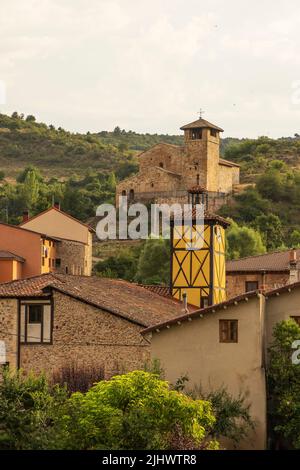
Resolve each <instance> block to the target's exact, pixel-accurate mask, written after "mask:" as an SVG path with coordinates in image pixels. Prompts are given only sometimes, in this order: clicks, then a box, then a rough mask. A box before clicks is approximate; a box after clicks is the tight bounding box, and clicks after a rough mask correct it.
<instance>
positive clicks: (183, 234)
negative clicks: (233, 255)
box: [171, 186, 229, 308]
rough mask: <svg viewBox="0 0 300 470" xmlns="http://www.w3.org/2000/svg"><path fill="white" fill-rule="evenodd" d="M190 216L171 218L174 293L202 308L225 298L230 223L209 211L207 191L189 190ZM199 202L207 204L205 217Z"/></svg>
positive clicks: (178, 297) (172, 285)
mask: <svg viewBox="0 0 300 470" xmlns="http://www.w3.org/2000/svg"><path fill="white" fill-rule="evenodd" d="M189 197H190V203H191V207H192V210H191V211H190V215H188V214H186V216H185V219H184V220H183V218H182V216H181V215H180V216H179V217H176V215H175V216H174V217H173V219H172V221H171V251H172V253H171V292H172V295H173V297H175V298H176V299H178V300H182V298H183V295H184V294H186V295H187V302H188V303H189V304H191V305H195V306H197V307H200V308H204V307H206V306H209V305H213V304H216V303H219V302H223V301H224V300H226V290H225V288H226V274H225V229H226V227H227V226H228V225H229V223H228V222H227V221H226V220H225V219H223V218H222V217H220V216H218V215H216V214H211V213H208V212H207V210H206V208H207V198H208V195H207V192H206V191H205V190H204V189H203V188H201V187H199V186H196V187H194V188H192V189H191V190H190V191H189ZM197 204H203V205H204V207H205V210H204V213H202V214H203V216H202V218H201V217H199V214H198V212H197V207H196V205H197ZM198 207H199V206H198Z"/></svg>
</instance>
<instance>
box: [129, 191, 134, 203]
mask: <svg viewBox="0 0 300 470" xmlns="http://www.w3.org/2000/svg"><path fill="white" fill-rule="evenodd" d="M133 200H134V189H131V190H130V191H129V201H133Z"/></svg>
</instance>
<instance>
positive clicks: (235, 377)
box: [151, 296, 266, 449]
mask: <svg viewBox="0 0 300 470" xmlns="http://www.w3.org/2000/svg"><path fill="white" fill-rule="evenodd" d="M262 304H263V299H262V298H261V296H260V297H259V298H257V297H255V298H250V299H249V301H248V302H245V301H243V302H241V303H239V304H238V305H233V306H229V307H228V308H227V309H226V310H224V309H222V310H217V311H216V312H215V313H209V314H207V315H205V316H204V318H200V316H199V317H197V319H193V320H192V321H191V322H189V321H186V322H183V323H182V324H181V325H180V326H179V325H177V324H176V325H172V326H171V328H170V329H166V328H164V329H162V330H161V332H160V333H156V332H155V333H153V336H152V339H151V357H152V358H153V359H154V358H158V359H159V360H160V361H161V365H162V367H163V368H164V370H165V373H166V378H167V380H169V381H170V382H171V383H175V382H176V380H177V379H178V378H179V377H180V376H182V375H183V374H187V375H188V377H189V387H191V388H192V387H193V386H197V385H200V384H201V386H202V387H203V389H204V390H206V391H208V390H212V389H217V388H219V387H221V386H222V385H225V386H226V387H227V389H228V391H229V392H230V393H231V394H233V395H235V396H237V395H238V394H239V392H241V391H242V392H245V393H248V394H249V395H248V398H247V400H248V402H249V403H251V414H252V417H253V419H255V421H256V422H257V426H256V430H255V433H253V434H252V435H251V436H249V439H247V441H245V442H243V443H241V445H240V448H242V449H264V448H265V446H266V390H265V375H264V369H263V360H264V356H263V350H264V348H263V326H262V325H263V309H262ZM220 319H232V320H235V319H237V320H238V322H239V323H238V334H239V338H238V343H220V342H219V320H220Z"/></svg>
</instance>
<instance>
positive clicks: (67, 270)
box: [65, 266, 69, 274]
mask: <svg viewBox="0 0 300 470" xmlns="http://www.w3.org/2000/svg"><path fill="white" fill-rule="evenodd" d="M65 271H66V274H69V268H68V266H66V269H65Z"/></svg>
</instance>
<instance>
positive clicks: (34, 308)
mask: <svg viewBox="0 0 300 470" xmlns="http://www.w3.org/2000/svg"><path fill="white" fill-rule="evenodd" d="M42 315H43V307H42V305H29V312H28V323H42Z"/></svg>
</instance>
